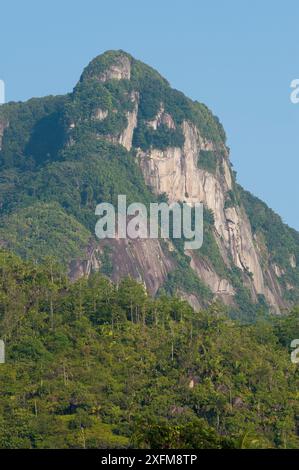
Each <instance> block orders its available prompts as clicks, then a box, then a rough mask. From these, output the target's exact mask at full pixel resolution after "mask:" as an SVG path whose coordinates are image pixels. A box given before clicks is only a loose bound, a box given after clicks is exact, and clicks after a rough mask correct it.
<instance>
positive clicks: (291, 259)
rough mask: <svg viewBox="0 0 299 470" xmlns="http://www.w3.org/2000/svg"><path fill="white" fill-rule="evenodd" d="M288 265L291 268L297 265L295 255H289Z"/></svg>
mask: <svg viewBox="0 0 299 470" xmlns="http://www.w3.org/2000/svg"><path fill="white" fill-rule="evenodd" d="M290 265H291V267H292V268H293V269H295V268H296V266H297V261H296V256H295V255H291V256H290Z"/></svg>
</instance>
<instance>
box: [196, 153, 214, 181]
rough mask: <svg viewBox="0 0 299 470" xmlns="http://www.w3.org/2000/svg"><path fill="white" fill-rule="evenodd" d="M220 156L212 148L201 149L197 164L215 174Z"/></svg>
mask: <svg viewBox="0 0 299 470" xmlns="http://www.w3.org/2000/svg"><path fill="white" fill-rule="evenodd" d="M217 161H218V157H217V154H216V153H215V152H213V151H212V150H201V151H200V152H199V156H198V161H197V165H198V167H199V168H201V169H202V170H206V171H208V172H209V173H212V174H213V175H214V174H215V173H216V169H217Z"/></svg>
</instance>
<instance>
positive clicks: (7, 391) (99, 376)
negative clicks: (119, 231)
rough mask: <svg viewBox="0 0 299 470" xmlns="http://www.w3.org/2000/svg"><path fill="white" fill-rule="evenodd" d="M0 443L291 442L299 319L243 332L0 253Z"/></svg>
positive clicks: (208, 314)
mask: <svg viewBox="0 0 299 470" xmlns="http://www.w3.org/2000/svg"><path fill="white" fill-rule="evenodd" d="M0 331H1V337H2V338H3V339H4V340H5V342H6V364H1V365H0V389H1V393H0V416H1V418H0V447H2V448H3V447H5V448H23V447H26V448H84V447H86V448H92V447H97V448H107V447H108V448H114V447H117V448H127V447H151V448H169V447H170V448H176V447H177V448H180V447H183V448H222V447H242V448H258V447H278V448H285V447H290V448H293V447H298V445H299V440H298V435H297V431H296V429H297V424H298V423H297V419H298V411H299V410H298V400H297V398H298V385H299V382H298V378H299V376H298V368H297V366H296V365H294V364H292V363H291V361H290V351H289V349H288V348H289V344H290V341H291V340H292V339H293V338H295V337H298V335H299V312H298V310H294V312H293V313H292V314H291V315H290V316H288V317H286V318H280V319H277V320H273V321H272V322H269V321H266V320H265V319H262V318H261V319H260V320H259V322H258V324H256V325H251V326H241V325H239V324H238V323H235V322H233V321H232V320H230V319H229V318H228V317H227V316H226V313H225V311H224V310H223V308H222V307H221V306H220V305H216V304H215V305H212V306H211V307H210V308H209V309H208V310H206V311H202V312H200V313H198V314H196V313H194V311H193V310H192V309H191V307H190V306H189V305H188V304H186V303H185V302H183V301H180V300H178V299H177V298H174V297H172V298H171V297H165V296H162V297H159V298H158V299H156V300H154V299H152V298H150V297H148V296H147V295H146V293H145V291H144V289H143V287H142V285H140V284H137V283H136V282H135V281H132V280H131V279H124V280H123V281H122V282H121V283H120V284H119V286H118V287H116V286H114V285H113V284H111V283H110V281H109V280H108V279H106V278H103V277H101V275H99V274H94V275H92V276H91V277H90V278H89V279H86V278H84V279H81V280H80V281H78V282H76V283H74V284H70V283H69V282H68V281H67V279H66V278H65V276H64V274H63V272H62V271H61V269H60V268H59V266H57V265H56V264H55V263H54V262H53V261H52V260H51V259H48V260H47V263H46V264H44V265H40V264H35V265H32V264H30V263H27V262H23V261H21V260H20V259H19V258H17V257H16V256H14V255H12V254H9V253H6V252H4V251H1V252H0Z"/></svg>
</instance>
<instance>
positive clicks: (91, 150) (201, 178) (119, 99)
mask: <svg viewBox="0 0 299 470" xmlns="http://www.w3.org/2000/svg"><path fill="white" fill-rule="evenodd" d="M0 165H1V166H0V171H1V173H0V200H1V217H0V241H1V245H2V246H3V247H5V248H7V249H11V250H13V251H14V252H15V253H17V254H18V255H20V256H21V257H22V258H23V259H31V260H36V261H42V260H43V259H44V258H45V257H47V256H52V257H55V258H56V260H57V261H58V262H59V263H60V264H63V265H64V266H65V267H66V269H67V271H68V274H69V277H70V278H71V279H72V280H75V279H78V278H80V277H82V276H84V275H86V274H87V275H89V274H90V273H91V272H93V271H98V270H100V271H101V272H102V273H104V274H105V275H108V276H109V277H110V278H111V279H112V280H113V281H115V282H120V280H121V279H122V278H124V277H126V276H127V275H130V276H131V277H133V278H135V279H137V280H138V281H141V282H143V283H144V284H145V285H146V287H147V289H148V292H149V293H150V294H152V295H156V294H158V295H159V294H161V293H168V294H175V295H179V296H180V297H181V298H184V299H187V300H188V302H189V303H190V304H191V305H192V306H193V307H194V308H195V309H196V310H199V309H201V308H202V307H206V306H207V305H209V304H211V302H213V301H214V300H216V299H218V300H220V301H221V302H222V303H224V304H225V305H226V306H228V308H229V311H230V314H231V316H232V317H238V318H242V319H246V321H247V320H253V319H255V318H256V316H257V315H258V313H259V312H261V311H271V312H275V313H281V312H283V311H285V310H287V309H289V308H291V307H292V306H293V305H295V304H296V303H298V300H299V278H298V266H297V260H298V256H299V235H298V233H297V232H296V231H295V230H293V229H290V228H289V227H287V226H286V225H284V224H283V223H282V221H281V219H280V217H279V216H277V215H276V214H274V213H273V211H271V210H270V209H269V208H268V207H267V206H266V205H265V204H264V203H262V202H261V201H259V200H258V199H256V198H255V197H253V196H252V195H250V194H249V193H247V192H246V191H244V190H243V189H242V188H241V187H240V186H238V184H237V182H236V175H235V173H234V171H233V170H232V166H231V164H230V161H229V149H228V148H227V146H226V136H225V132H224V130H223V127H222V125H221V124H220V122H219V120H218V119H217V117H215V116H214V115H213V114H212V113H211V111H210V110H209V109H208V108H207V107H206V106H205V105H204V104H202V103H198V102H194V101H192V100H190V99H189V98H187V97H186V96H185V95H184V94H183V93H181V92H179V91H177V90H174V89H172V88H171V86H170V85H169V83H168V82H167V80H165V79H164V78H163V77H161V75H160V74H159V73H158V72H157V71H155V70H153V69H152V68H151V67H149V66H147V65H145V64H143V63H141V62H140V61H138V60H136V59H134V58H133V57H131V56H130V55H129V54H127V53H125V52H123V51H108V52H106V53H104V54H102V55H100V56H98V57H96V58H95V59H94V60H93V61H92V62H91V63H90V64H89V65H88V66H87V67H86V68H85V70H84V71H83V73H82V76H81V78H80V80H79V82H78V83H77V85H76V86H75V88H74V90H73V91H72V92H71V93H69V94H68V95H66V96H56V97H53V96H50V97H45V98H38V99H36V98H35V99H31V100H29V101H28V102H25V103H8V104H6V105H3V106H1V107H0ZM118 194H126V195H127V199H128V202H133V201H136V202H144V203H149V202H150V201H157V200H168V201H170V202H173V201H180V202H183V201H186V202H189V203H191V204H192V203H194V202H203V203H204V205H205V233H204V243H203V247H202V248H201V249H200V250H197V251H192V252H184V250H183V248H182V244H181V243H178V241H177V240H175V239H173V240H172V241H171V242H170V243H165V242H164V241H159V240H146V241H144V242H142V243H141V242H140V240H135V241H127V240H113V241H111V242H108V243H107V242H105V243H99V242H98V240H96V238H95V236H94V226H95V223H96V218H95V215H94V211H95V207H96V205H97V204H98V203H99V202H102V201H105V202H112V203H114V204H115V203H116V200H117V195H118Z"/></svg>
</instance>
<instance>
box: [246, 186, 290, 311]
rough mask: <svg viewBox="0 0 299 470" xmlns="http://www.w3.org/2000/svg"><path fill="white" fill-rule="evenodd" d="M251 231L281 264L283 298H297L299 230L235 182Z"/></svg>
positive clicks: (277, 263) (272, 258)
mask: <svg viewBox="0 0 299 470" xmlns="http://www.w3.org/2000/svg"><path fill="white" fill-rule="evenodd" d="M238 192H239V194H240V197H241V200H242V203H243V204H244V207H245V210H246V212H247V214H248V217H249V219H250V223H251V226H252V229H253V232H254V234H255V235H256V236H258V237H259V239H260V240H261V241H262V242H263V243H264V245H265V246H266V248H267V251H268V252H269V253H270V254H271V259H270V262H271V263H272V264H273V263H274V264H276V265H278V266H279V267H280V268H281V282H282V284H283V286H284V288H285V298H286V300H289V301H291V302H292V303H296V302H298V301H299V288H298V286H299V268H298V266H297V260H298V259H299V234H298V232H296V230H294V229H292V228H290V227H288V226H287V225H286V224H284V223H283V222H282V220H281V217H280V216H279V215H277V214H276V213H275V212H274V211H273V210H272V209H270V208H269V207H268V206H267V205H266V204H265V203H264V202H262V201H261V200H260V199H258V198H257V197H255V196H253V195H252V194H251V193H249V192H248V191H245V190H244V189H243V188H241V186H238Z"/></svg>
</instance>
